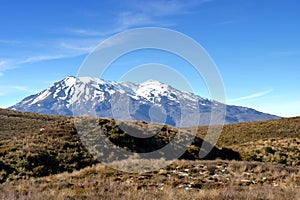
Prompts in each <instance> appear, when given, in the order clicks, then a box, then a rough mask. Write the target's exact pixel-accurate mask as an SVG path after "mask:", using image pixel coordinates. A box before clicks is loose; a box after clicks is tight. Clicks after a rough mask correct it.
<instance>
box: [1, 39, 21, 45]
mask: <svg viewBox="0 0 300 200" xmlns="http://www.w3.org/2000/svg"><path fill="white" fill-rule="evenodd" d="M20 43H21V41H17V40H0V44H5V45H12V44H20Z"/></svg>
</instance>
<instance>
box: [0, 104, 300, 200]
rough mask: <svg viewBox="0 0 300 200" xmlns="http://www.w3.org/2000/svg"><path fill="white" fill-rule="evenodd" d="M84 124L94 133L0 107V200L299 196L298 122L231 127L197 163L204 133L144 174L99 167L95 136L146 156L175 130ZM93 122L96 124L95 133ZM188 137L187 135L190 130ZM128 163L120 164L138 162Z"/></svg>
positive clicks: (104, 122) (69, 123)
mask: <svg viewBox="0 0 300 200" xmlns="http://www.w3.org/2000/svg"><path fill="white" fill-rule="evenodd" d="M84 120H87V121H84V123H82V124H83V125H84V126H88V127H89V128H90V130H91V134H90V133H89V132H85V133H80V132H78V131H77V130H78V129H80V124H79V125H78V124H76V123H78V122H76V120H75V121H74V119H73V118H71V117H62V116H52V115H39V114H34V113H23V112H18V111H8V110H3V109H0V183H1V185H0V191H1V192H0V198H2V199H17V198H21V199H24V198H29V199H45V198H47V199H99V198H100V199H116V198H121V199H128V198H130V199H174V198H175V199H178V198H180V199H297V198H300V194H299V187H300V172H299V169H300V150H299V147H300V139H299V138H300V117H299V118H289V119H280V120H271V121H264V122H253V123H241V124H235V125H225V126H224V129H223V132H222V135H221V137H220V139H219V141H218V143H217V145H216V146H215V147H212V148H213V150H212V151H211V152H210V154H208V155H207V157H206V158H205V160H206V161H199V159H198V154H199V150H200V147H201V145H202V143H203V140H202V138H203V136H204V134H205V131H206V130H207V127H199V128H197V129H198V134H197V136H196V137H195V139H194V141H193V142H192V144H191V145H190V147H189V148H188V149H187V150H186V152H185V153H184V154H183V155H182V156H181V157H180V160H178V161H176V162H173V163H172V164H170V165H168V166H167V167H165V168H163V169H161V170H158V171H154V172H147V173H143V174H130V173H125V172H120V171H116V170H113V169H111V168H108V167H105V166H103V165H102V164H100V163H98V161H97V159H96V158H95V154H93V155H92V154H91V152H93V151H92V150H93V148H95V149H97V148H98V147H99V146H97V145H99V143H98V142H99V138H98V140H97V134H96V135H95V130H98V129H99V128H100V129H101V131H100V132H101V134H103V135H104V136H105V138H106V139H107V140H110V141H111V142H113V143H114V144H115V145H117V146H119V147H121V148H124V149H126V150H128V151H131V152H136V153H140V152H151V151H153V150H157V149H160V148H161V147H163V146H165V145H166V144H168V143H169V142H170V141H172V139H173V138H174V137H175V136H176V134H177V132H178V129H177V128H175V127H170V126H166V125H163V126H162V125H156V124H147V123H146V122H130V123H129V122H119V121H115V120H113V119H95V118H84ZM91 122H96V123H94V124H96V125H95V127H93V126H92V123H91ZM74 123H75V124H76V126H75V124H74ZM120 127H121V128H120ZM76 128H77V129H76ZM146 129H147V130H146ZM132 131H134V132H136V133H141V134H143V133H145V132H147V131H148V132H157V134H155V135H151V136H150V137H147V138H146V139H143V138H142V139H141V138H137V137H134V136H132V135H130V134H129V133H130V132H132ZM182 131H183V132H184V134H186V135H188V134H189V133H190V132H191V129H184V130H182ZM93 134H94V135H93ZM183 139H184V138H183ZM87 143H89V145H88V146H86V145H84V144H87ZM89 147H91V149H89ZM101 148H103V147H102V146H101ZM104 156H105V155H104ZM106 156H107V155H106ZM101 159H102V157H101ZM122 159H125V158H120V160H121V161H120V163H117V164H118V165H122V162H128V161H130V162H133V161H132V159H134V158H130V159H131V160H128V159H127V160H124V161H122ZM208 160H211V161H208ZM153 164H155V162H154V163H153Z"/></svg>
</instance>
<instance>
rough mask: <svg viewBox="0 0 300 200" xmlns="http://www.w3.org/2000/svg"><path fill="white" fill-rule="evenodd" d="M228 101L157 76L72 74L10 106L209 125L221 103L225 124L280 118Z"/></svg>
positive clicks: (55, 111) (62, 113) (29, 109)
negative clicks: (132, 78) (127, 78)
mask: <svg viewBox="0 0 300 200" xmlns="http://www.w3.org/2000/svg"><path fill="white" fill-rule="evenodd" d="M224 106H225V105H224V104H221V103H219V102H216V101H210V100H208V99H205V98H202V97H200V96H197V95H195V94H192V93H188V92H183V91H179V90H177V89H175V88H173V87H171V86H169V85H167V84H164V83H160V82H158V81H155V80H149V81H146V82H144V83H141V84H135V83H131V82H121V83H117V82H111V81H105V80H101V79H98V78H90V77H80V78H76V77H72V76H69V77H67V78H65V79H63V80H61V81H59V82H56V83H54V84H53V85H51V86H50V87H49V88H47V89H46V90H44V91H42V92H40V93H38V94H35V95H31V96H29V97H27V98H25V99H24V100H22V101H21V102H19V103H17V104H16V105H14V106H12V107H10V108H9V109H15V110H20V111H29V112H37V113H44V114H59V115H67V116H71V115H75V116H78V115H92V116H97V117H107V118H115V119H123V120H139V121H147V122H158V123H165V124H169V125H174V126H184V125H186V124H181V122H182V118H183V115H185V113H188V117H189V118H191V119H192V118H197V117H198V118H199V120H198V121H197V124H193V123H191V124H189V125H208V124H209V123H210V117H211V112H212V111H213V112H219V110H221V108H224V109H226V116H225V123H237V122H248V121H256V120H268V119H277V118H279V117H277V116H274V115H270V114H265V113H262V112H259V111H256V110H254V109H251V108H245V107H239V106H228V105H227V106H225V107H224ZM219 108H220V109H219ZM220 113H221V111H220ZM193 116H195V117H193ZM191 121H193V120H191Z"/></svg>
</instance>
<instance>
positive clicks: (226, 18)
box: [0, 0, 300, 116]
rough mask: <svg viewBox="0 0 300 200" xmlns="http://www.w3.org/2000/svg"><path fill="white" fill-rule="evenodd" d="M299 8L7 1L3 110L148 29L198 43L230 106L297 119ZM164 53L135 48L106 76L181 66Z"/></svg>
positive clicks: (198, 88)
mask: <svg viewBox="0 0 300 200" xmlns="http://www.w3.org/2000/svg"><path fill="white" fill-rule="evenodd" d="M299 10H300V2H299V1H297V0H286V1H281V0H265V1H261V0H251V1H249V0H198V1H194V0H191V1H187V2H186V1H179V0H178V1H155V0H154V1H138V0H129V1H115V0H112V1H98V0H95V1H85V2H83V1H71V0H70V1H56V0H52V1H38V0H36V1H33V0H27V1H16V0H10V1H8V0H3V1H1V5H0V28H1V29H0V30H1V31H0V107H7V106H10V105H13V104H15V103H17V102H18V101H20V100H22V99H23V98H24V97H26V96H28V95H30V94H34V93H37V92H39V91H41V90H42V89H45V88H46V87H48V86H49V85H50V84H51V83H52V82H55V81H58V80H60V79H63V78H64V77H66V76H68V75H75V76H76V75H77V73H78V70H79V67H80V65H81V63H82V62H83V61H84V59H85V58H86V56H87V55H88V54H89V53H90V52H91V51H92V50H93V49H94V48H95V47H96V46H97V45H98V44H99V43H100V42H101V41H103V40H105V39H106V38H108V37H110V36H112V35H114V34H116V33H119V32H122V31H125V30H130V29H132V28H141V27H149V26H150V27H163V28H169V29H173V30H176V31H179V32H181V33H183V34H186V35H188V36H189V37H191V38H193V39H195V40H196V41H197V42H198V43H199V44H201V45H202V46H203V47H204V48H205V49H206V51H207V52H208V53H209V54H210V56H211V57H212V59H213V60H214V62H215V63H216V65H217V67H218V69H219V71H220V73H221V76H222V79H223V82H224V87H225V90H226V96H227V103H229V104H235V105H241V106H247V107H252V108H255V109H258V110H260V111H264V112H268V113H272V114H277V115H280V116H299V115H300V93H299V88H300V37H299V35H300V13H299ZM165 57H168V55H165V54H161V53H159V52H155V51H153V52H151V51H148V52H147V51H146V52H137V53H136V54H132V55H129V56H128V57H127V58H124V59H120V60H119V61H118V63H116V64H115V66H114V69H115V71H111V72H110V73H107V74H106V76H104V78H107V79H110V80H119V79H120V77H121V76H122V74H120V73H119V72H121V71H122V70H120V69H118V66H119V67H120V68H122V67H125V68H126V69H130V68H131V67H135V66H137V65H141V64H143V63H149V62H156V63H162V64H166V65H172V66H176V67H177V69H178V68H179V66H181V67H182V66H183V65H184V63H183V62H182V61H178V59H176V58H171V57H170V58H168V59H162V58H165ZM176 67H175V68H176ZM122 69H123V68H122ZM183 71H185V70H183ZM188 80H189V81H191V84H192V86H193V88H194V90H195V92H196V93H197V94H199V95H201V96H204V97H208V98H209V94H208V92H207V91H206V89H205V84H203V82H202V83H201V80H200V81H199V78H198V79H197V78H195V77H194V78H193V77H188Z"/></svg>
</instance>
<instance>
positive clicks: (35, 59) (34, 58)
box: [18, 55, 66, 64]
mask: <svg viewBox="0 0 300 200" xmlns="http://www.w3.org/2000/svg"><path fill="white" fill-rule="evenodd" d="M64 57H66V55H39V56H32V57H28V58H26V59H24V60H21V61H19V62H18V64H27V63H34V62H40V61H47V60H56V59H60V58H64Z"/></svg>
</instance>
